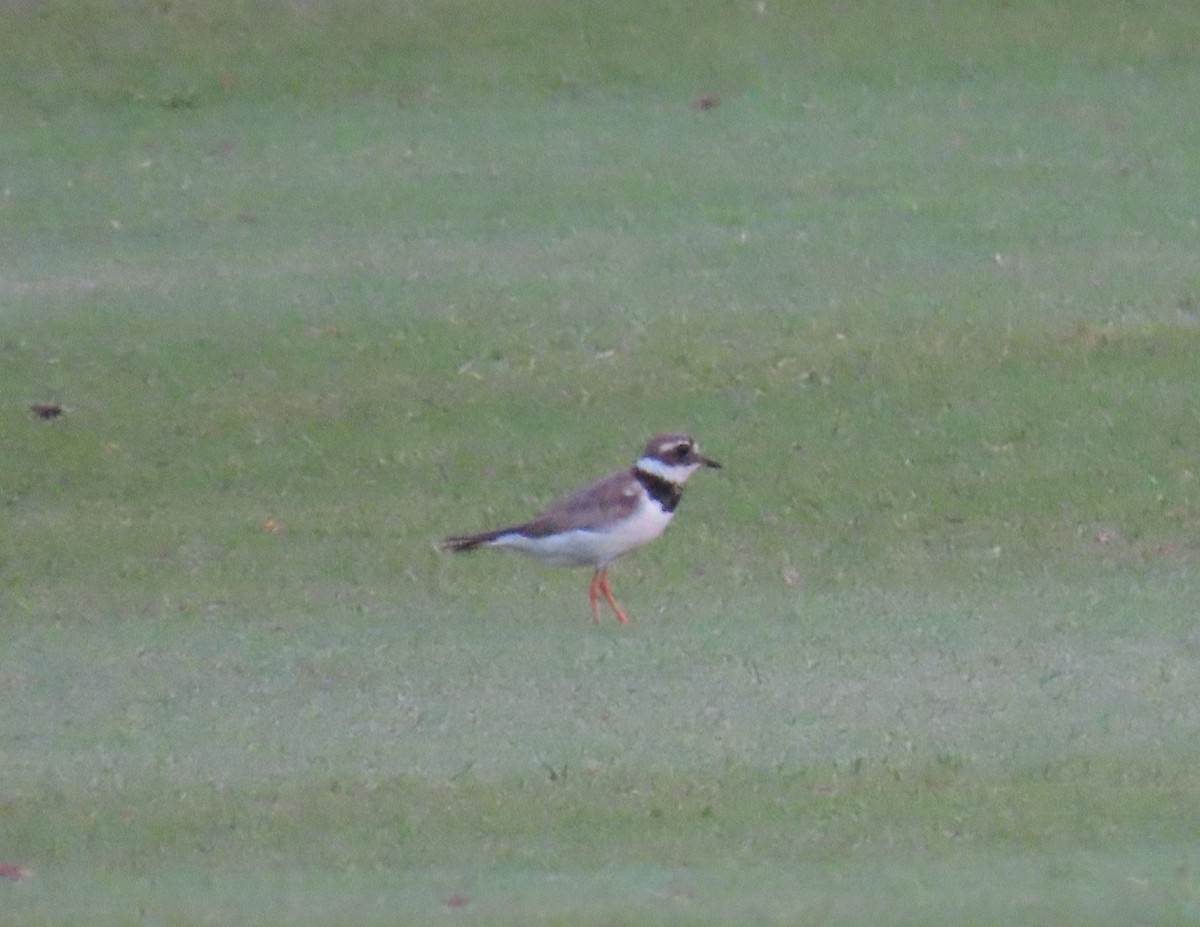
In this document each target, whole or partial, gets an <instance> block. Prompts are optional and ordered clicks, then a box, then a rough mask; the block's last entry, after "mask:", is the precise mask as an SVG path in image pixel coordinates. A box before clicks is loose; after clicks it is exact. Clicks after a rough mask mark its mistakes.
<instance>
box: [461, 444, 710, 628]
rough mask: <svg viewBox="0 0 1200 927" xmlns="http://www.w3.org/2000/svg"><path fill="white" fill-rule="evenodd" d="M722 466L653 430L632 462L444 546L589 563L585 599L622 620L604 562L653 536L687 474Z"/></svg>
mask: <svg viewBox="0 0 1200 927" xmlns="http://www.w3.org/2000/svg"><path fill="white" fill-rule="evenodd" d="M701 468H709V469H720V468H721V465H720V464H719V463H717V462H716V461H715V460H712V459H711V458H708V457H705V456H704V455H703V454H701V453H700V448H699V447H698V446H697V444H696V442H695V441H694V440H692V437H691V436H690V435H686V434H676V433H668V434H660V435H655V436H654V437H653V438H651V439H650V441H649V442H648V443H647V444H646V449H645V450H644V451H642V454H641V456H640V457H639V458H638V459H637V462H636V463H635V464H634V465H633V466H632V467H631V468H630V469H628V470H621V471H619V472H617V473H613V474H611V475H610V476H606V477H604V478H603V479H601V480H598V481H596V482H595V483H592V484H591V485H589V486H584V487H583V488H581V489H578V490H576V491H575V492H573V493H571V494H570V495H568V496H564V497H563V498H562V499H559V500H558V501H557V502H554V503H552V504H551V505H549V506H548V507H547V508H546V509H544V510H543V511H542V512H541V514H539V515H536V516H534V517H533V518H531V519H530V520H529V521H526V522H522V523H521V524H518V525H510V526H509V527H506V528H497V529H495V530H492V531H482V532H480V533H478V534H463V535H458V536H455V537H449V538H446V539H444V540H443V541H442V542H441V545H440V546H441V548H442V549H443V550H447V551H453V552H456V553H463V552H466V551H472V550H479V549H480V548H484V547H501V548H507V549H510V550H515V551H518V552H519V553H522V554H527V555H529V556H531V557H534V558H535V559H537V560H540V561H542V562H543V563H548V564H551V565H554V566H590V567H592V568H593V570H594V571H595V572H593V573H592V582H591V585H589V586H588V603H589V604H590V606H591V610H592V620H593V621H594V622H595V623H596V624H599V623H600V607H599V602H598V597H599V596H600V595H603V596H604V599H605V601H606V602H607V603H608V604H609V607H610V608H612V610H613V614H614V615H615V616H616V619H617V621H619V622H620V623H621V624H623V625H625V624H629V618H628V616H627V615H626V614H625V612H623V611H622V610H621V607H620V606H619V605H618V604H617V602H616V599H614V598H613V594H612V589H611V588H610V587H609V584H608V567H609V565H610V564H611V563H612V562H613V561H614V560H616V559H617V558H618V557H620V556H622V555H624V554H627V553H629V552H630V551H631V550H634V549H635V548H637V547H641V546H642V545H643V544H645V543H647V542H648V541H653V540H654V539H655V538H656V537H658V536H659V535H660V534H662V533H663V530H664V529H665V528H666V527H667V525H668V524H670V522H671V519H672V518H673V517H674V515H675V508H676V506H678V505H679V500H680V498H681V497H682V496H683V485H684V483H686V482H687V480H688V477H690V476H691V475H692V474H693V473H695V472H696V471H697V470H699V469H701Z"/></svg>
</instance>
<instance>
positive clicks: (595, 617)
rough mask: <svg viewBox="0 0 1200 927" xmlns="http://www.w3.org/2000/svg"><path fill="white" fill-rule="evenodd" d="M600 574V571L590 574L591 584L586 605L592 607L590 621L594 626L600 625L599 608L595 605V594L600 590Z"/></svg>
mask: <svg viewBox="0 0 1200 927" xmlns="http://www.w3.org/2000/svg"><path fill="white" fill-rule="evenodd" d="M601 572H602V571H601V570H597V571H596V572H595V573H593V574H592V582H591V585H589V586H588V603H589V604H590V605H591V606H592V621H594V622H595V623H596V624H599V623H600V607H599V605H597V604H596V593H597V592H598V591H599V589H600V574H601Z"/></svg>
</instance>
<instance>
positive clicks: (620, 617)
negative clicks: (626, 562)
mask: <svg viewBox="0 0 1200 927" xmlns="http://www.w3.org/2000/svg"><path fill="white" fill-rule="evenodd" d="M596 575H597V576H599V577H600V584H599V585H600V591H601V592H602V593H603V594H604V598H605V600H606V601H607V602H608V604H609V605H610V606H611V607H612V610H613V613H614V614H615V615H616V616H617V621H619V622H621V624H629V619H628V618H626V617H625V613H624V612H623V611H621V606H620V605H618V604H617V600H616V599H614V598H613V594H612V590H611V589H609V588H608V567H605V568H604V569H603V570H600V571H599V572H598V573H597V574H596ZM593 582H595V580H593ZM595 602H596V600H595V597H594V596H593V598H592V605H593V608H592V614H593V616H594V615H595V613H596V611H595ZM596 620H597V621H599V620H600V619H599V618H597V619H596Z"/></svg>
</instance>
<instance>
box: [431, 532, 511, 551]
mask: <svg viewBox="0 0 1200 927" xmlns="http://www.w3.org/2000/svg"><path fill="white" fill-rule="evenodd" d="M502 534H504V530H500V531H483V532H481V533H479V534H463V535H459V536H458V537H452V538H446V539H445V540H443V541H442V542H441V543H440V544H438V546H439V547H440V548H441V549H442V550H448V551H452V552H453V553H456V554H461V553H465V552H466V551H468V550H478V549H479V548H480V547H486V546H487V545H488V544H490V543H492V541H494V540H496V538H498V537H500V535H502Z"/></svg>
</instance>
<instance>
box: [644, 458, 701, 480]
mask: <svg viewBox="0 0 1200 927" xmlns="http://www.w3.org/2000/svg"><path fill="white" fill-rule="evenodd" d="M699 467H700V464H698V463H692V464H668V463H663V462H662V461H661V460H659V459H658V458H657V457H642V458H639V460H638V462H637V469H638V470H641V471H642V472H643V473H649V474H650V475H651V476H657V477H658V478H659V479H662V480H666V481H667V482H668V483H673V484H674V485H676V486H682V485H683V484H684V483H686V482H687V479H688V477H689V476H691V475H692V474H693V473H695V472H696V470H697V469H699Z"/></svg>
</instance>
